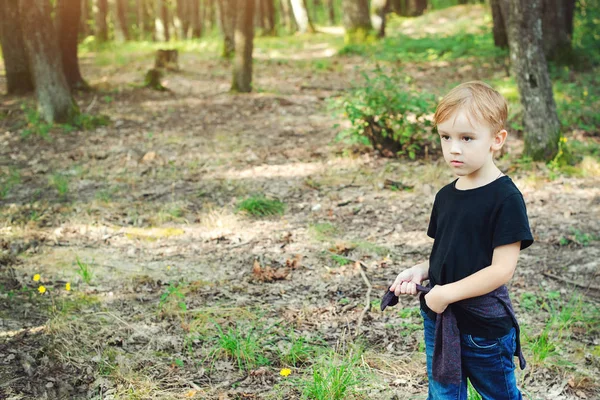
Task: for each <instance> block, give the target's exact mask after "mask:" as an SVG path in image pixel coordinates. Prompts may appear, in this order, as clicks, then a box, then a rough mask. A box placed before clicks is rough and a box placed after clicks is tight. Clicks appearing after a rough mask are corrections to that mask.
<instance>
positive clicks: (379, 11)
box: [371, 0, 390, 38]
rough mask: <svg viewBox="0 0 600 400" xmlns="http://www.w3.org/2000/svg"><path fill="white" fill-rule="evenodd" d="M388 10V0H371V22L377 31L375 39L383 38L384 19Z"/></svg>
mask: <svg viewBox="0 0 600 400" xmlns="http://www.w3.org/2000/svg"><path fill="white" fill-rule="evenodd" d="M389 8H390V0H371V9H372V12H373V14H371V22H372V23H373V28H374V29H375V30H376V31H377V37H380V38H382V37H384V36H385V18H386V15H387V13H388V12H389Z"/></svg>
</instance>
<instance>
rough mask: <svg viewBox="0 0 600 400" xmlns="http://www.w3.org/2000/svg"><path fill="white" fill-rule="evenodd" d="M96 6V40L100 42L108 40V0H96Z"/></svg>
mask: <svg viewBox="0 0 600 400" xmlns="http://www.w3.org/2000/svg"><path fill="white" fill-rule="evenodd" d="M95 1H96V7H95V9H94V14H95V16H96V32H95V33H96V40H97V41H99V42H106V41H108V25H107V23H106V18H107V16H108V0H95Z"/></svg>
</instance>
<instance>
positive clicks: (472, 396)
mask: <svg viewBox="0 0 600 400" xmlns="http://www.w3.org/2000/svg"><path fill="white" fill-rule="evenodd" d="M468 385H469V386H468V387H467V398H468V399H469V400H481V395H480V394H479V393H477V391H476V390H475V388H474V387H473V385H472V384H471V381H470V380H469V381H468Z"/></svg>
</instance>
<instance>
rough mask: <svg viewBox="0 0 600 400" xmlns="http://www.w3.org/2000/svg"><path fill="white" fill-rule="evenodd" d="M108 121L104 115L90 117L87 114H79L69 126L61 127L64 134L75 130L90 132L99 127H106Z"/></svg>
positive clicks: (90, 115)
mask: <svg viewBox="0 0 600 400" xmlns="http://www.w3.org/2000/svg"><path fill="white" fill-rule="evenodd" d="M109 122H110V119H109V118H108V117H107V116H106V115H92V114H88V113H79V114H77V115H76V116H75V118H74V119H73V121H71V122H70V123H69V124H64V125H62V128H63V130H64V131H65V132H73V131H75V130H77V129H81V130H84V131H90V130H93V129H96V128H97V127H99V126H105V125H108V123H109Z"/></svg>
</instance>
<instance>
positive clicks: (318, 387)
mask: <svg viewBox="0 0 600 400" xmlns="http://www.w3.org/2000/svg"><path fill="white" fill-rule="evenodd" d="M360 360H361V358H360V354H358V353H355V352H353V351H352V350H350V351H349V352H348V354H344V355H340V354H338V353H336V352H334V351H331V352H330V353H329V354H327V355H325V356H324V357H322V358H321V359H320V360H318V361H317V362H316V363H315V364H314V365H313V367H312V377H311V378H309V379H308V380H307V381H305V382H304V389H303V395H304V396H305V397H307V398H309V399H317V400H342V399H346V398H348V397H349V396H351V395H352V394H353V393H354V392H355V387H357V386H358V385H359V384H360V382H361V375H362V371H361V370H360Z"/></svg>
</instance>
